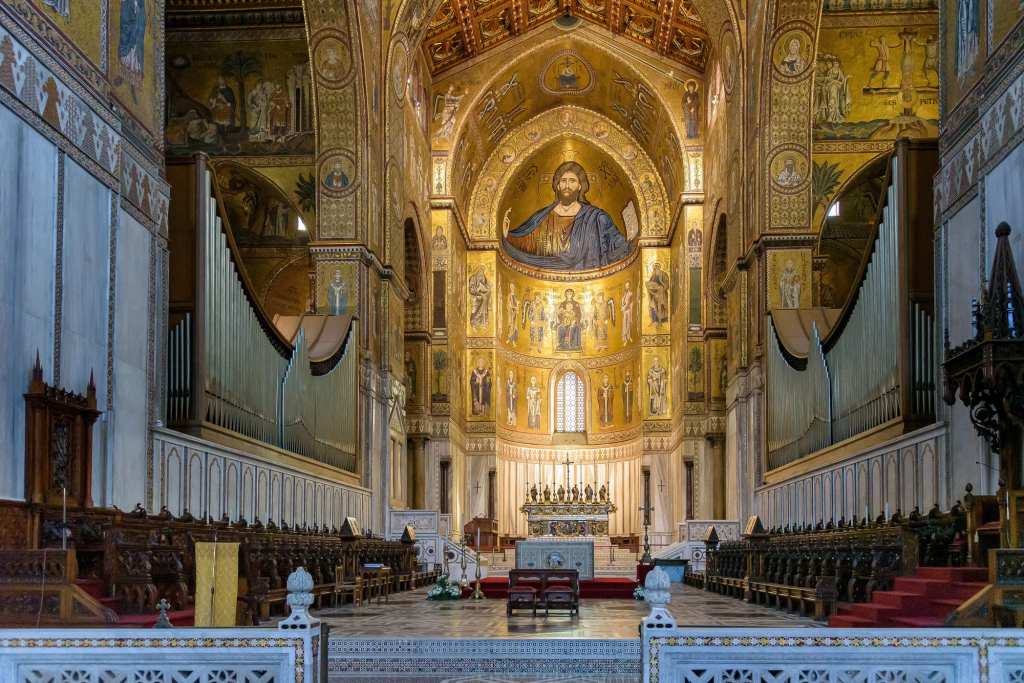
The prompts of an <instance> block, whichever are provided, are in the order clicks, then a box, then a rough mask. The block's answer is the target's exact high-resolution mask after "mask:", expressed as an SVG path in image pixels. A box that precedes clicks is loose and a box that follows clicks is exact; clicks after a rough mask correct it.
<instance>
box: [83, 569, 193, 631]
mask: <svg viewBox="0 0 1024 683" xmlns="http://www.w3.org/2000/svg"><path fill="white" fill-rule="evenodd" d="M75 584H76V585H78V587H79V588H81V589H82V590H83V591H85V592H86V593H88V594H89V595H91V596H92V597H94V598H96V600H97V602H99V603H100V604H101V605H103V606H104V607H106V608H108V609H111V610H113V611H114V612H115V613H117V623H116V624H111V626H114V627H117V626H122V627H125V628H150V627H151V626H152V625H153V624H155V623H156V620H157V619H158V618H159V616H160V615H159V613H158V612H152V613H150V614H121V613H119V612H117V601H116V600H114V599H113V598H107V597H104V596H103V594H104V592H105V590H106V586H105V585H104V584H103V581H101V580H99V579H76V580H75ZM167 618H168V619H170V620H171V623H172V624H174V625H175V626H192V624H193V620H194V619H195V610H194V609H191V608H190V609H183V610H174V611H171V612H168V613H167Z"/></svg>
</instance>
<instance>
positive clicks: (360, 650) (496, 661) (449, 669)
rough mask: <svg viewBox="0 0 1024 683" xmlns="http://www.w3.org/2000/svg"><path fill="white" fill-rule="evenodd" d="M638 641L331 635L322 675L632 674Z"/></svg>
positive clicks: (637, 671)
mask: <svg viewBox="0 0 1024 683" xmlns="http://www.w3.org/2000/svg"><path fill="white" fill-rule="evenodd" d="M640 654H641V652H640V641H639V640H610V639H557V640H552V639H521V638H520V639H487V638H480V639H463V640H454V639H426V638H424V639H418V638H395V639H389V638H382V639H373V640H371V639H349V638H345V639H342V638H332V639H331V640H330V644H329V646H328V665H327V666H328V675H330V676H336V675H340V674H357V673H363V674H372V673H376V674H381V675H388V674H411V673H418V674H423V675H430V674H465V673H498V674H509V675H528V674H548V675H555V674H560V675H569V674H578V675H601V674H605V675H610V674H613V675H623V676H624V675H630V674H633V675H637V676H639V674H640Z"/></svg>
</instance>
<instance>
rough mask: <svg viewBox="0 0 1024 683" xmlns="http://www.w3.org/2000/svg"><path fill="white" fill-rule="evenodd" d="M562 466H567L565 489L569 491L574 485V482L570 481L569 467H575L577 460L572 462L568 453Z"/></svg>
mask: <svg viewBox="0 0 1024 683" xmlns="http://www.w3.org/2000/svg"><path fill="white" fill-rule="evenodd" d="M562 464H563V465H565V489H566V490H567V491H568V490H569V489H570V488H571V484H572V482H571V481H569V465H575V464H576V461H575V460H570V459H569V454H568V453H566V454H565V462H563V463H562Z"/></svg>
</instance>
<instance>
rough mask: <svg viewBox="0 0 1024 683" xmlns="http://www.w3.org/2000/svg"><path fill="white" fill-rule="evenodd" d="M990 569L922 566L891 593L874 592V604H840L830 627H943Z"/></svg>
mask: <svg viewBox="0 0 1024 683" xmlns="http://www.w3.org/2000/svg"><path fill="white" fill-rule="evenodd" d="M987 579H988V570H987V569H983V568H978V567H921V568H920V569H918V570H917V573H916V574H914V575H913V576H901V577H898V578H897V579H896V580H895V581H894V582H893V589H892V590H891V591H875V593H874V595H872V596H871V602H864V603H843V602H841V603H839V605H838V609H837V610H836V615H835V616H833V617H830V618H829V620H828V625H829V626H835V627H841V628H851V627H853V628H875V627H879V626H899V627H904V628H905V627H908V626H909V627H929V626H942V625H943V624H944V623H945V621H946V617H948V616H949V615H950V614H952V613H953V611H954V610H956V608H958V607H959V606H960V605H961V604H963V603H964V602H965V601H966V600H967V599H968V598H970V597H971V596H973V595H974V594H975V593H977V592H978V591H980V590H981V589H982V588H984V587H985V586H986V585H988V584H987Z"/></svg>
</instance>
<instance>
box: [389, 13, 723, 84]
mask: <svg viewBox="0 0 1024 683" xmlns="http://www.w3.org/2000/svg"><path fill="white" fill-rule="evenodd" d="M408 1H416V0H407V2H408ZM716 1H724V0H716ZM700 2H703V3H707V2H708V0H434V1H433V2H432V3H430V5H431V9H432V11H431V12H430V13H429V14H428V16H429V17H430V19H429V20H428V21H427V22H426V27H425V30H426V36H425V38H424V47H425V50H424V51H425V53H426V55H427V59H428V61H429V64H430V70H431V73H433V74H437V73H440V72H442V71H445V70H447V69H450V68H451V67H453V66H456V65H458V64H461V63H463V62H465V61H466V60H469V59H472V58H474V57H476V56H478V55H481V54H483V53H485V52H487V51H488V50H490V49H492V48H494V47H495V46H497V45H501V44H502V43H504V42H506V41H508V40H511V39H512V38H514V37H516V36H520V35H523V34H524V33H527V32H529V31H532V30H534V29H537V28H541V27H546V26H549V25H550V24H551V23H552V22H554V21H555V20H556V19H558V20H559V22H560V24H561V25H563V26H566V27H567V28H571V27H572V26H573V25H574V22H577V21H586V22H588V23H591V24H595V25H598V26H601V27H603V28H605V29H607V30H608V31H610V32H611V33H612V34H614V35H620V36H623V37H625V38H627V39H629V40H631V41H633V42H635V43H637V44H639V45H643V46H644V47H646V48H648V49H650V50H653V51H654V52H656V53H658V54H659V55H661V56H662V57H665V58H666V59H668V60H671V61H674V62H676V63H678V64H682V65H684V66H687V67H689V68H693V69H698V70H700V71H703V70H704V67H705V66H706V65H707V61H708V55H709V53H710V51H711V44H710V42H709V40H708V34H707V30H706V29H705V23H704V20H703V18H702V17H701V14H700V12H699V11H698V8H697V4H698V3H700ZM399 28H400V27H399Z"/></svg>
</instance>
